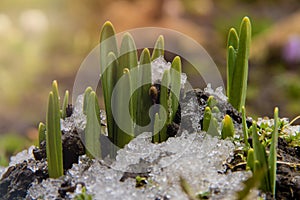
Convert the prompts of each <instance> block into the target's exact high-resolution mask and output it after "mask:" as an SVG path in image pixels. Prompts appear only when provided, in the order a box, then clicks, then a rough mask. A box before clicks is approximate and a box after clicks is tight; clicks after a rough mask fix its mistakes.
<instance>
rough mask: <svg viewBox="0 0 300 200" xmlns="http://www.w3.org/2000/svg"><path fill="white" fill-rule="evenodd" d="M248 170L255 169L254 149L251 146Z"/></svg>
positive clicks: (248, 155) (248, 154)
mask: <svg viewBox="0 0 300 200" xmlns="http://www.w3.org/2000/svg"><path fill="white" fill-rule="evenodd" d="M246 168H247V169H248V170H249V169H250V170H251V171H254V150H253V149H252V148H250V149H249V150H248V153H247V167H246Z"/></svg>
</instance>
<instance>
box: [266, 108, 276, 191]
mask: <svg viewBox="0 0 300 200" xmlns="http://www.w3.org/2000/svg"><path fill="white" fill-rule="evenodd" d="M278 129H279V117H278V108H277V107H276V108H275V109H274V130H273V133H272V139H271V140H272V141H271V146H270V155H269V159H268V163H269V176H270V187H271V192H272V194H273V195H274V196H275V192H276V169H277V144H278Z"/></svg>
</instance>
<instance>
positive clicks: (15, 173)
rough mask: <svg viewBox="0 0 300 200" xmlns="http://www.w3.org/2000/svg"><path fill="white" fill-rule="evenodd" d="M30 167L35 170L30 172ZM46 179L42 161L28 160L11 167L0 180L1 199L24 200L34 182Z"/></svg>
mask: <svg viewBox="0 0 300 200" xmlns="http://www.w3.org/2000/svg"><path fill="white" fill-rule="evenodd" d="M32 166H34V167H37V170H32V168H31V167H32ZM48 177H49V176H48V170H47V165H46V162H44V161H43V162H41V161H35V160H33V159H30V160H28V161H24V162H22V163H19V164H16V165H15V166H11V167H9V168H8V169H7V171H6V172H5V173H4V174H3V175H2V178H1V180H0V196H1V199H4V200H5V199H21V198H25V197H26V194H27V190H28V189H29V187H30V186H31V183H32V182H33V181H34V180H37V181H38V182H41V181H42V180H43V179H46V178H48Z"/></svg>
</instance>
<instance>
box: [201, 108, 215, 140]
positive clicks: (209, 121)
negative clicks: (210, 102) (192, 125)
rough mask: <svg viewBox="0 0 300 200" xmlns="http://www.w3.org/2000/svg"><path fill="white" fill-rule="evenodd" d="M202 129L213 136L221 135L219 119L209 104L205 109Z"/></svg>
mask: <svg viewBox="0 0 300 200" xmlns="http://www.w3.org/2000/svg"><path fill="white" fill-rule="evenodd" d="M202 130H204V131H206V132H207V133H208V134H209V135H211V136H219V131H218V122H217V119H216V118H215V117H214V116H213V115H212V112H211V109H210V108H209V107H208V106H207V107H206V108H205V110H204V115H203V126H202Z"/></svg>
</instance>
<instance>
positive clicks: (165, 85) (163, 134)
mask: <svg viewBox="0 0 300 200" xmlns="http://www.w3.org/2000/svg"><path fill="white" fill-rule="evenodd" d="M161 83H162V84H161V88H160V104H161V106H162V109H164V110H160V111H159V117H160V118H161V120H162V121H165V124H164V127H163V128H162V130H161V131H160V142H162V141H166V140H167V139H168V135H167V123H166V122H168V121H169V120H170V116H169V113H168V111H169V103H170V99H169V91H168V90H169V85H170V72H169V70H165V72H164V73H163V77H162V81H161ZM163 113H167V115H163ZM163 116H166V118H165V119H164V118H163Z"/></svg>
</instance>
